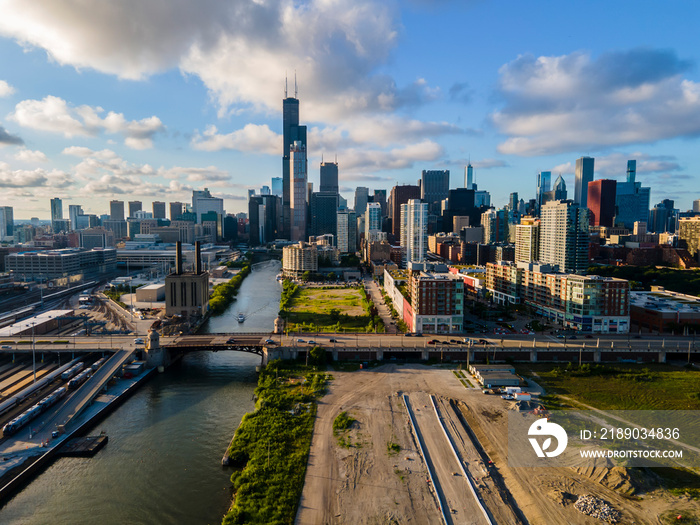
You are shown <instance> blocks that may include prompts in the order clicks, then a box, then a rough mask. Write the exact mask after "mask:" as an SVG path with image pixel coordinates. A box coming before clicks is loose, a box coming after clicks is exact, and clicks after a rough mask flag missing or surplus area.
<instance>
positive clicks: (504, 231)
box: [481, 208, 508, 244]
mask: <svg viewBox="0 0 700 525" xmlns="http://www.w3.org/2000/svg"><path fill="white" fill-rule="evenodd" d="M481 225H482V226H483V227H484V237H483V241H484V244H495V243H499V242H506V241H507V240H508V213H507V210H506V209H505V208H501V209H500V210H495V209H493V208H491V209H489V210H486V211H485V212H484V213H482V214H481Z"/></svg>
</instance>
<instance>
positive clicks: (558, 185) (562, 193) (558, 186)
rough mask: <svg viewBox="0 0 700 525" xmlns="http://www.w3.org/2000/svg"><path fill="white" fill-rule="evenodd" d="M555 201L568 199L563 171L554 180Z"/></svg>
mask: <svg viewBox="0 0 700 525" xmlns="http://www.w3.org/2000/svg"><path fill="white" fill-rule="evenodd" d="M553 200H555V201H565V200H566V182H564V177H562V176H561V173H560V174H559V176H558V177H557V180H556V181H554V199H553Z"/></svg>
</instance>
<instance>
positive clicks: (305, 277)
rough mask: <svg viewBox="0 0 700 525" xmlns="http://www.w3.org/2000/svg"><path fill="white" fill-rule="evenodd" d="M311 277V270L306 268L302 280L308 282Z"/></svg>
mask: <svg viewBox="0 0 700 525" xmlns="http://www.w3.org/2000/svg"><path fill="white" fill-rule="evenodd" d="M309 279H311V272H310V271H308V270H306V271H305V272H304V273H303V274H301V280H302V281H304V282H308V281H309Z"/></svg>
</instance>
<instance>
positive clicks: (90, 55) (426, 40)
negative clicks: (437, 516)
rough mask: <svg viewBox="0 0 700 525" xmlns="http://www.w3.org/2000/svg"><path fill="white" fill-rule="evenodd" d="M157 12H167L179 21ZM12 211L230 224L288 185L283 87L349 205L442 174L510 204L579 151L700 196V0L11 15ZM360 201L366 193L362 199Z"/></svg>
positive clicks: (2, 170) (1, 57) (2, 111)
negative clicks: (260, 194)
mask: <svg viewBox="0 0 700 525" xmlns="http://www.w3.org/2000/svg"><path fill="white" fill-rule="evenodd" d="M162 5H168V10H167V11H164V10H163V9H162ZM0 9H1V11H2V13H3V16H2V17H0V188H2V193H1V194H0V195H1V196H0V205H11V206H14V208H15V217H16V218H19V219H28V218H30V217H32V216H37V217H40V218H48V217H49V199H50V198H51V197H54V196H59V197H62V198H63V199H64V206H66V211H67V205H68V204H81V205H82V206H83V209H84V210H85V211H86V212H87V213H96V214H102V213H106V212H107V210H108V202H109V201H110V200H112V199H119V200H125V201H128V200H142V201H143V202H144V208H145V209H150V202H151V201H153V200H165V201H176V200H180V201H184V202H189V201H190V200H191V191H192V189H200V188H203V187H205V186H206V187H209V189H210V190H211V191H212V193H214V194H217V195H219V196H221V197H223V198H224V199H225V208H226V210H227V211H228V212H239V211H247V201H246V195H247V190H248V189H258V188H260V186H262V185H269V183H270V178H271V177H276V176H280V175H281V155H280V153H281V149H282V144H281V130H282V120H281V105H282V97H283V87H284V79H285V75H288V77H289V80H290V83H289V89H290V92H291V91H292V90H293V87H292V86H293V78H294V72H295V71H296V75H297V79H298V85H299V99H300V101H301V120H302V121H303V123H305V124H307V126H308V127H309V180H311V181H312V182H314V183H315V185H317V184H318V166H319V163H320V160H321V156H322V155H324V157H325V158H326V159H332V158H334V157H335V155H336V154H337V156H338V162H339V170H340V185H341V193H343V194H344V196H345V197H347V198H349V199H352V193H353V191H354V188H355V187H356V186H368V187H369V188H371V189H374V188H377V189H378V188H386V189H387V190H388V189H390V188H391V186H393V185H394V184H396V183H397V182H398V183H415V181H416V180H417V179H418V178H419V176H420V172H421V170H424V169H449V170H450V171H451V186H452V187H460V186H463V184H464V176H463V171H464V165H465V163H466V161H467V160H468V159H471V162H472V164H473V165H474V166H475V173H476V181H477V183H478V185H479V189H486V190H489V191H490V192H491V194H492V203H494V204H496V205H498V206H500V205H503V204H505V203H506V202H507V199H508V194H509V193H510V192H511V191H517V192H518V193H519V195H520V196H521V197H522V198H525V199H528V198H531V197H533V196H534V191H535V176H536V173H537V172H538V171H541V170H551V171H552V172H553V173H555V174H557V173H560V172H561V173H562V174H563V176H564V178H565V180H566V182H567V185H568V188H569V191H570V192H571V194H573V166H574V163H575V160H576V158H578V157H580V156H582V155H589V156H593V157H595V158H596V178H621V177H623V176H624V173H625V168H626V161H627V159H631V158H634V159H637V165H638V180H639V181H641V182H643V183H644V185H649V186H651V188H652V191H651V193H652V196H651V199H652V204H655V203H656V202H659V201H661V200H662V199H664V198H671V199H675V200H676V206H677V207H679V208H681V209H682V210H685V209H688V208H690V207H691V205H692V200H693V199H696V198H700V190H698V187H699V186H698V180H697V178H696V176H697V172H698V170H699V169H700V158H699V155H698V135H700V77H699V72H698V60H699V58H700V57H699V56H698V54H699V53H700V51H699V50H700V37H699V36H698V32H697V30H696V27H695V25H696V23H697V20H698V19H700V17H699V16H698V15H700V5H698V3H697V2H692V1H678V2H668V3H664V4H663V5H661V4H659V3H658V2H640V1H635V2H627V1H616V2H609V1H608V2H596V1H586V2H582V1H580V2H578V1H576V2H537V3H530V2H518V1H504V2H485V1H447V0H443V1H437V2H436V1H433V2H428V1H425V0H406V1H404V2H390V1H379V0H356V1H353V2H341V1H338V0H312V1H307V2H290V1H286V0H255V1H253V0H237V1H235V2H224V1H221V0H199V1H198V2H195V1H193V0H170V1H169V2H167V3H163V2H160V1H155V0H121V1H120V2H97V1H93V2H90V1H86V0H46V1H43V2H26V1H21V0H0ZM351 202H352V200H351Z"/></svg>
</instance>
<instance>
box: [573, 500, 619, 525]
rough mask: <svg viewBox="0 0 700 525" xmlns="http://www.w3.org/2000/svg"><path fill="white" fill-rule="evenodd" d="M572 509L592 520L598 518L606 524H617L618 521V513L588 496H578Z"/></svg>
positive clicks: (602, 502) (601, 501)
mask: <svg viewBox="0 0 700 525" xmlns="http://www.w3.org/2000/svg"><path fill="white" fill-rule="evenodd" d="M574 507H576V509H577V510H579V511H580V512H583V513H584V514H587V515H589V516H591V517H593V518H598V519H599V520H601V521H604V522H606V523H618V522H619V521H620V513H619V512H618V511H616V510H615V509H613V508H612V507H611V506H610V505H608V504H607V503H606V502H605V501H603V500H602V499H600V498H596V497H595V496H591V495H590V494H584V495H583V496H580V497H579V498H578V500H576V503H574Z"/></svg>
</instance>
